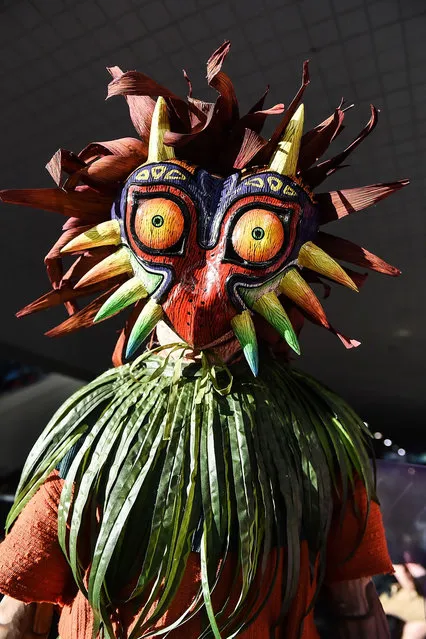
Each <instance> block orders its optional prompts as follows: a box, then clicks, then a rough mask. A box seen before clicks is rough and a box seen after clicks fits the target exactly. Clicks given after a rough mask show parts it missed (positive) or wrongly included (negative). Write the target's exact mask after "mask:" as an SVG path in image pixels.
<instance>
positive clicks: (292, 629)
mask: <svg viewBox="0 0 426 639" xmlns="http://www.w3.org/2000/svg"><path fill="white" fill-rule="evenodd" d="M62 485H63V481H62V480H61V479H60V478H59V477H58V475H57V473H53V474H52V475H51V476H50V477H49V478H48V479H47V480H46V482H45V484H44V485H43V486H42V487H41V488H40V489H39V491H38V492H37V493H36V495H35V496H34V497H33V498H32V500H31V501H30V502H29V503H28V505H27V506H26V507H25V509H24V511H23V512H22V513H21V515H20V516H19V518H18V520H17V521H16V523H15V524H14V526H13V528H12V531H11V532H10V534H9V535H8V536H7V537H6V539H5V541H4V542H3V543H2V544H1V545H0V592H2V593H4V594H7V595H10V596H11V597H14V598H16V599H20V600H22V601H25V602H30V601H37V602H42V601H43V602H50V603H55V604H59V605H60V606H61V618H60V624H59V633H60V637H61V639H91V637H92V628H93V615H92V612H91V609H90V606H89V604H88V602H87V600H86V599H85V598H84V596H83V595H82V594H81V593H80V592H78V591H77V590H76V588H75V586H74V585H73V580H72V574H71V571H70V569H69V567H68V564H67V562H66V560H65V557H64V555H63V553H62V551H61V549H60V546H59V543H58V539H57V509H58V504H59V498H60V493H61V489H62ZM354 502H355V503H356V504H357V506H358V508H359V509H360V511H361V514H362V513H365V512H366V495H365V490H364V488H363V486H362V484H361V483H359V484H358V485H357V487H356V493H355V498H354ZM361 520H362V518H361V519H360V518H357V516H356V513H355V509H354V504H352V505H348V507H347V509H346V512H345V514H344V518H343V522H342V524H340V520H339V518H338V517H337V516H336V518H335V519H334V520H333V523H332V527H331V531H330V536H329V546H328V557H327V580H328V581H329V582H331V581H341V580H349V579H357V578H360V577H363V576H371V575H374V574H380V573H386V572H391V571H392V564H391V562H390V558H389V555H388V552H387V547H386V540H385V535H384V530H383V524H382V518H381V514H380V509H379V507H378V506H377V504H375V503H373V504H372V505H371V510H370V514H369V517H368V521H367V526H366V530H365V534H364V537H363V539H362V541H361V543H360V545H359V546H358V548H357V550H356V552H354V553H353V554H352V556H351V557H350V559H349V560H348V561H346V562H345V559H346V558H347V557H348V555H349V554H350V553H351V552H352V551H353V549H354V547H355V545H356V542H357V540H358V538H359V534H360V526H361V523H360V521H361ZM300 561H301V563H300V575H301V577H300V581H299V586H298V591H297V594H296V597H295V599H294V601H293V604H292V607H291V609H290V612H289V614H288V616H287V618H286V619H285V620H284V621H283V622H282V624H280V626H281V628H280V629H278V630H277V632H276V639H284V637H285V639H298V632H299V626H300V623H301V622H302V620H303V634H302V637H301V639H318V633H317V631H316V629H315V625H314V620H313V614H312V613H310V614H309V615H307V616H306V617H305V618H303V617H304V614H305V611H306V609H307V608H308V606H309V603H310V602H311V600H312V596H313V593H314V591H315V586H316V575H314V579H313V581H312V582H311V578H310V571H309V558H308V548H307V544H306V542H304V541H302V542H301V560H300ZM281 565H282V564H281ZM233 570H234V565H233V562H232V559H231V560H230V561H227V562H226V564H225V566H224V570H223V575H222V577H221V579H222V580H223V583H224V582H229V580H230V579H231V575H232V574H233ZM280 574H282V571H280ZM199 581H200V566H199V556H198V554H197V553H191V555H190V557H189V560H188V564H187V569H186V572H185V575H184V578H183V581H182V584H181V586H180V589H179V592H178V594H177V596H176V598H175V600H174V601H173V604H172V606H171V607H170V609H169V611H168V613H167V615H165V616H164V617H162V618H161V619H160V620H159V622H158V623H157V626H158V627H159V628H160V627H164V626H165V625H168V624H170V623H171V622H173V621H174V620H175V619H177V618H178V616H179V614H180V613H181V612H182V609H184V608H186V607H187V606H188V605H190V604H191V602H192V600H193V598H194V595H195V593H196V592H197V589H198V586H199ZM262 587H263V588H264V587H265V584H263V585H262V583H260V584H259V589H260V590H261V589H262ZM221 592H223V589H221V588H220V583H219V586H218V588H217V589H216V591H215V592H214V593H213V598H212V599H213V605H214V607H215V608H216V609H218V608H220V606H221V604H223V603H224V601H223V599H221ZM280 595H281V577H279V578H278V579H277V582H276V586H275V588H274V591H273V592H272V594H271V596H270V599H269V600H268V603H267V605H266V606H265V608H264V609H263V611H262V613H261V614H260V615H259V617H258V618H257V619H256V620H255V622H254V623H253V624H251V626H249V628H248V629H247V630H245V631H244V632H243V633H242V634H241V635H239V636H240V637H241V639H265V637H269V636H270V634H269V633H270V628H271V626H273V624H274V622H275V621H276V620H277V619H278V618H279V613H280ZM222 597H223V595H222ZM232 605H233V602H232V601H231V602H230V603H229V609H230V610H231V609H232ZM119 615H120V618H121V621H122V624H123V626H124V631H125V634H127V633H128V631H129V630H130V629H131V628H132V625H133V624H134V620H135V615H134V610H131V609H130V608H129V607H128V606H127V607H126V606H124V607H123V608H122V609H120V611H119ZM200 630H201V619H200V617H199V616H195V617H194V619H193V620H190V621H189V622H188V623H186V624H185V625H184V626H182V627H181V628H179V629H178V630H175V631H173V632H172V633H170V635H168V636H170V637H171V638H172V639H192V638H193V637H196V636H198V634H199V632H200Z"/></svg>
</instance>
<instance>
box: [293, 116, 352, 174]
mask: <svg viewBox="0 0 426 639" xmlns="http://www.w3.org/2000/svg"><path fill="white" fill-rule="evenodd" d="M344 117H345V114H344V112H343V111H342V109H341V108H340V106H339V107H337V109H336V111H335V112H334V113H333V115H331V116H330V117H329V118H327V119H326V120H324V122H321V124H318V126H316V127H315V128H314V129H312V130H311V131H308V132H307V133H305V135H304V136H303V137H302V143H301V147H300V153H299V161H298V167H299V170H300V171H305V170H306V169H308V168H309V167H310V166H311V165H312V164H314V162H316V161H317V160H318V159H319V158H320V157H321V156H322V155H323V154H324V153H325V152H326V151H327V149H328V147H329V146H330V143H331V141H332V140H333V139H334V138H335V137H336V135H338V133H339V131H340V130H341V128H342V123H343V120H344Z"/></svg>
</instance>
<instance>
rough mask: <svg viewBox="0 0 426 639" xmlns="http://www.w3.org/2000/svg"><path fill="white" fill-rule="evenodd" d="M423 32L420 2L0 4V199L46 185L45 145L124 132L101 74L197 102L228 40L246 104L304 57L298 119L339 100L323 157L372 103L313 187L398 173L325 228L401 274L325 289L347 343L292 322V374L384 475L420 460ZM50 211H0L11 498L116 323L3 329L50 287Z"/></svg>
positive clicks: (77, 143)
mask: <svg viewBox="0 0 426 639" xmlns="http://www.w3.org/2000/svg"><path fill="white" fill-rule="evenodd" d="M425 38H426V5H425V2H424V0H371V1H370V0H293V1H288V0H153V1H143V0H97V1H93V0H72V1H71V0H33V1H32V2H31V1H29V0H0V82H1V92H0V116H1V117H0V141H1V154H0V188H15V187H16V188H17V187H44V186H53V183H52V181H51V178H50V176H49V175H48V174H47V172H46V171H45V169H44V166H45V164H46V163H47V162H48V160H49V159H50V158H51V156H52V155H53V153H54V152H55V151H56V150H57V149H58V148H59V147H62V148H66V149H69V150H71V151H74V152H79V151H80V150H81V149H82V148H83V147H84V146H86V145H87V144H88V143H89V142H91V141H101V140H109V139H114V138H118V137H123V136H127V135H131V136H135V137H136V133H135V132H134V131H133V129H132V126H131V123H130V119H129V116H128V111H127V106H126V104H125V101H124V99H122V98H113V99H111V100H108V101H107V102H105V96H106V86H107V83H108V82H109V75H108V74H107V72H106V70H105V67H107V66H113V65H119V66H120V67H121V68H122V69H123V70H125V71H126V70H130V69H137V70H140V71H143V72H145V73H147V74H148V75H150V76H152V77H153V78H155V79H156V80H157V81H158V82H159V83H161V84H163V85H165V86H167V87H169V88H170V89H172V90H173V91H174V92H175V93H177V94H180V95H182V96H184V95H185V94H186V90H187V85H186V82H185V80H184V78H183V74H182V69H183V68H184V69H186V71H187V72H188V74H189V76H190V78H191V80H192V83H193V87H194V94H195V96H196V97H199V98H203V99H212V98H213V99H214V93H212V92H211V90H209V89H208V88H207V87H206V81H205V63H206V61H207V59H208V57H209V56H210V55H211V53H212V52H213V51H214V50H215V49H216V48H217V47H218V46H219V45H220V44H221V43H222V42H223V41H224V40H225V39H230V40H231V42H232V49H231V54H230V55H229V56H228V58H227V60H226V63H225V66H224V70H225V71H226V72H227V73H228V74H229V75H230V76H231V78H232V79H233V82H234V84H235V87H236V90H237V93H238V97H239V100H240V103H241V106H242V110H244V109H248V108H249V107H250V106H251V105H252V104H253V103H254V102H256V101H257V99H258V98H259V97H260V95H261V94H262V93H263V91H264V90H265V87H266V86H267V85H268V84H270V85H271V90H270V93H269V97H268V100H267V106H272V105H273V104H275V103H277V102H284V103H285V104H288V103H289V102H290V100H291V98H292V97H293V95H294V94H295V92H296V91H297V89H298V87H299V85H300V76H301V69H302V63H303V61H304V60H305V59H310V60H311V64H310V72H311V84H310V86H309V88H308V90H307V91H306V93H305V99H304V102H305V106H306V117H307V126H308V127H310V126H312V125H316V124H317V123H318V122H321V121H322V120H323V119H324V118H326V117H327V116H328V115H329V114H330V113H331V112H332V111H333V109H334V108H335V107H336V106H337V105H338V104H339V102H340V99H341V98H342V97H344V98H345V99H346V100H347V102H348V103H352V102H353V103H354V104H355V108H354V109H352V110H350V111H349V112H348V113H347V114H346V115H347V117H346V129H345V131H344V132H343V133H342V135H341V136H340V137H339V140H338V143H337V144H335V146H334V148H335V147H336V146H339V145H340V146H341V148H344V146H345V144H346V142H348V141H349V140H350V139H352V138H353V137H355V135H356V134H357V133H358V131H359V130H360V129H361V128H362V127H363V126H364V124H365V123H366V121H367V120H368V118H369V104H370V103H373V104H374V105H375V106H376V107H378V108H379V109H380V121H379V125H378V127H377V129H376V130H375V131H374V133H373V134H372V135H371V136H370V137H369V138H368V140H367V141H366V142H365V143H363V144H362V145H361V147H360V148H359V150H357V151H356V152H355V153H354V154H353V155H352V156H351V158H350V163H351V168H350V169H347V170H345V171H341V172H338V173H337V175H336V176H333V177H332V178H330V179H329V181H328V182H327V185H326V186H327V189H332V188H335V187H339V188H345V187H354V186H361V185H364V184H370V183H375V182H380V181H393V180H396V179H401V178H409V179H410V180H411V185H410V186H409V187H408V188H405V189H403V190H402V191H401V192H399V193H397V194H395V195H394V196H392V197H391V198H389V199H388V200H386V201H384V202H381V203H379V204H378V205H377V206H376V207H374V208H372V209H369V210H368V211H367V212H361V213H359V214H358V215H354V216H351V219H348V218H346V219H344V220H343V221H341V222H339V235H341V236H343V237H348V238H350V239H351V240H353V241H355V242H357V243H360V244H362V245H363V246H365V247H366V248H368V249H370V250H372V251H373V252H374V253H377V254H378V255H379V256H381V257H382V258H384V259H385V260H387V261H389V262H390V263H392V264H395V265H396V266H398V267H399V268H400V269H401V270H402V273H403V274H402V277H400V278H397V279H392V278H387V277H386V276H379V275H374V274H371V275H370V277H369V279H368V282H367V283H366V285H365V286H364V288H363V290H362V292H361V294H360V295H358V296H357V295H355V294H354V293H352V292H350V291H347V290H344V289H343V288H341V289H339V290H337V289H335V290H333V294H332V296H331V298H330V299H328V300H327V302H326V309H327V311H328V314H329V317H330V318H331V319H332V321H333V323H335V324H337V326H338V327H339V329H341V330H342V331H343V332H344V333H346V334H348V335H350V337H354V338H357V339H359V340H360V341H361V342H362V345H361V346H360V347H359V348H358V349H353V350H351V351H346V350H345V348H344V347H343V346H342V345H341V344H340V342H339V341H338V340H337V339H336V338H334V337H333V336H332V335H330V334H327V332H326V331H323V330H321V329H319V328H316V327H310V326H307V327H306V328H305V329H304V333H303V336H302V341H301V345H302V350H303V355H302V357H301V358H300V361H299V362H298V365H300V366H301V367H303V368H304V369H305V370H307V371H309V372H311V373H312V374H313V375H315V376H316V377H318V378H319V379H321V380H322V381H323V382H324V383H326V384H328V385H329V386H331V387H332V388H333V389H334V390H336V391H337V392H338V393H340V394H341V395H342V396H343V397H345V398H346V399H347V400H348V401H349V402H350V403H351V404H352V405H353V406H354V408H355V409H356V410H357V411H358V413H359V414H360V415H361V416H362V418H363V419H364V420H365V421H366V422H367V423H368V424H369V426H370V429H371V430H372V432H373V433H376V435H375V437H376V439H375V446H376V449H377V453H378V456H379V457H382V458H387V459H388V460H391V463H393V464H394V466H395V464H400V463H401V464H404V463H406V462H409V463H410V464H412V463H413V462H415V463H424V462H426V437H425V432H424V428H425V426H426V424H425V417H424V413H425V403H426V402H425V395H426V388H425V381H426V377H425V372H426V365H425V355H426V331H425V326H426V313H425V310H426V305H425V272H426V268H425V267H426V248H425V239H426V237H425V236H426V234H425V220H426V216H425V199H424V192H425V176H424V166H425V150H426V75H425V67H426V47H425ZM270 126H273V123H271V124H270ZM267 133H268V131H266V134H267ZM60 217H61V216H60V215H59V214H54V213H48V212H43V211H36V210H30V209H23V208H21V209H19V208H18V207H16V208H15V207H12V206H7V205H2V206H1V215H0V225H1V228H0V268H1V273H2V276H1V278H0V283H1V292H0V299H1V314H0V326H1V338H0V360H1V361H0V371H1V377H2V379H0V391H1V395H0V415H1V420H0V428H1V431H0V475H1V477H3V480H2V481H3V487H4V490H3V492H4V493H5V494H6V493H8V491H9V492H10V493H11V494H12V493H13V483H14V480H13V478H14V477H17V475H18V474H19V471H20V468H21V465H22V462H23V460H24V458H25V456H26V454H27V452H28V450H29V448H30V447H31V445H32V443H33V441H34V438H35V437H36V436H37V434H38V433H39V432H40V431H41V429H42V428H43V426H44V425H45V423H46V422H47V420H48V419H49V417H50V416H51V414H52V412H53V411H54V410H55V408H56V407H57V406H59V404H60V403H61V402H62V401H63V400H64V399H65V397H66V396H68V395H69V394H70V393H71V392H72V391H73V390H75V389H76V388H77V387H78V386H80V385H81V384H83V383H84V382H85V381H87V380H89V379H91V378H92V377H94V376H95V375H97V374H98V373H100V372H101V371H102V370H104V369H105V368H106V367H108V366H110V357H111V352H112V349H113V346H114V344H115V340H116V332H117V330H118V328H119V327H120V325H121V322H122V320H120V319H119V320H117V321H115V323H114V321H110V322H106V323H105V324H102V325H100V326H97V327H95V328H91V329H87V330H84V331H81V332H77V333H73V334H71V335H69V336H66V337H63V338H61V339H59V340H55V339H49V338H47V337H45V336H44V332H45V331H47V330H48V329H49V328H51V327H52V326H54V325H55V324H57V323H59V322H60V321H61V320H62V319H65V311H63V310H61V309H53V310H51V311H49V312H46V313H41V314H40V315H37V314H35V315H33V316H30V317H28V318H25V319H21V320H18V319H16V317H15V312H16V311H17V310H18V309H19V308H20V307H22V306H24V305H25V304H26V303H28V302H29V301H31V300H33V299H35V298H37V297H39V296H40V295H41V294H43V293H44V292H46V291H47V290H48V289H49V286H48V281H47V277H46V275H45V270H44V266H43V257H44V255H45V253H46V252H47V250H48V249H49V247H50V246H51V244H52V243H53V242H54V240H55V238H56V237H57V235H58V233H59V229H60V226H61V224H62V223H63V222H64V220H63V219H60ZM329 228H331V227H329ZM333 230H334V229H333V228H331V232H333ZM392 460H393V461H392ZM409 467H410V468H414V467H412V466H406V467H404V468H405V469H408V468H409ZM404 472H405V470H404ZM407 472H408V470H407ZM404 476H405V475H404ZM11 478H12V479H11ZM391 483H392V481H391ZM5 486H6V487H8V488H5Z"/></svg>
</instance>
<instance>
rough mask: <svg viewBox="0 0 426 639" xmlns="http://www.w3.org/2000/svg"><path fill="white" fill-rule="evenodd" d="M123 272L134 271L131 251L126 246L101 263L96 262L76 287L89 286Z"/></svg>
mask: <svg viewBox="0 0 426 639" xmlns="http://www.w3.org/2000/svg"><path fill="white" fill-rule="evenodd" d="M122 273H133V267H132V264H131V262H130V257H129V253H128V251H127V249H125V248H124V247H122V248H119V249H118V251H116V252H115V253H113V254H112V255H108V257H106V258H105V259H104V260H102V262H99V264H96V265H95V266H94V267H93V268H91V269H90V271H87V273H86V274H85V275H83V277H82V278H81V279H80V280H79V281H78V282H77V284H76V285H75V286H74V288H80V287H81V286H88V285H89V284H94V283H95V282H102V280H107V279H109V278H110V277H115V276H116V275H121V274H122Z"/></svg>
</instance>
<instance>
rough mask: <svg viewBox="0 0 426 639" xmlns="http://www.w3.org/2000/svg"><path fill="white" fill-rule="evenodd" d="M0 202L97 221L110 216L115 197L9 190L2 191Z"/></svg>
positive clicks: (34, 190)
mask: <svg viewBox="0 0 426 639" xmlns="http://www.w3.org/2000/svg"><path fill="white" fill-rule="evenodd" d="M0 200H2V201H3V202H9V203H11V204H20V205H22V206H31V207H34V208H35V209H43V210H44V211H53V212H55V213H62V215H68V216H70V217H71V216H72V217H83V216H84V217H86V218H88V217H93V219H94V220H95V221H96V220H99V218H102V217H104V216H105V215H106V214H108V213H109V211H110V209H111V205H112V203H113V202H114V198H113V197H109V196H106V195H99V193H96V192H95V191H93V190H87V191H77V190H76V191H74V192H72V193H67V192H65V191H62V190H61V189H9V190H6V191H0Z"/></svg>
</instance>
